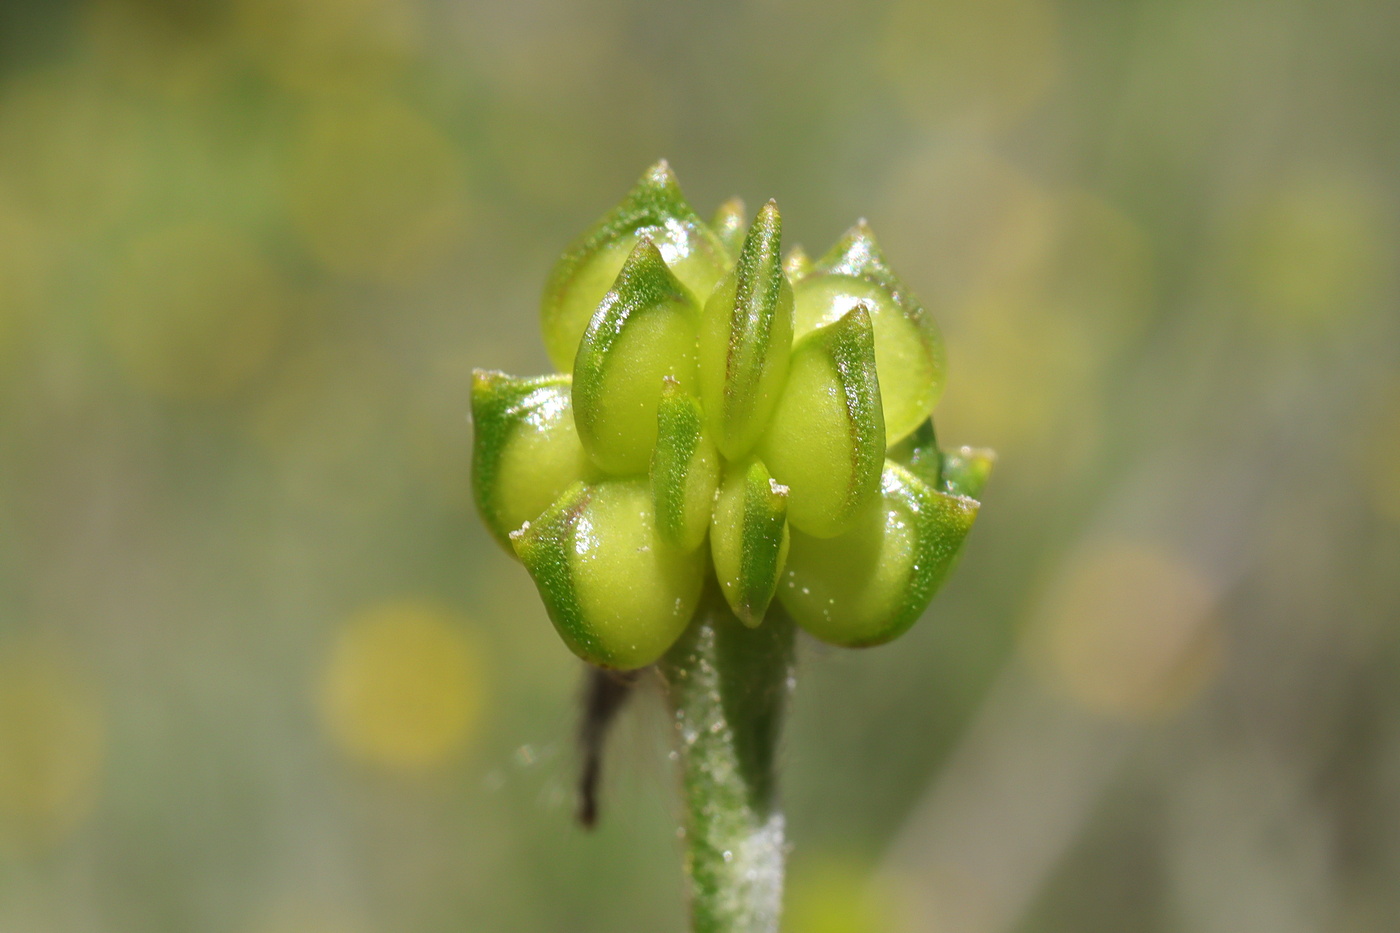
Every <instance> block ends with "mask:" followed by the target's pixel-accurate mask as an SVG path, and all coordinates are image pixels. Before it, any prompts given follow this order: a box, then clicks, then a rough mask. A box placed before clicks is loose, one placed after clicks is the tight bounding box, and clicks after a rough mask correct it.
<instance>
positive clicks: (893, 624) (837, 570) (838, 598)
mask: <svg viewBox="0 0 1400 933" xmlns="http://www.w3.org/2000/svg"><path fill="white" fill-rule="evenodd" d="M881 496H882V499H881V501H880V502H878V503H876V504H874V505H873V506H872V507H870V508H869V509H867V510H866V512H865V513H864V514H863V515H862V517H861V519H860V520H859V521H858V522H857V523H856V525H855V527H853V528H852V529H851V530H850V531H848V532H847V533H846V534H844V535H841V536H840V537H837V538H826V539H822V538H813V537H811V536H808V535H804V534H801V533H799V532H794V533H793V536H792V547H791V550H790V552H789V554H788V561H787V567H786V570H785V573H784V575H783V582H782V585H781V586H780V587H779V588H778V599H779V601H780V602H781V603H782V605H783V608H785V609H786V610H787V611H788V613H789V614H790V615H791V616H792V617H793V619H794V620H795V621H796V622H797V623H798V624H799V625H800V626H802V627H803V628H804V629H806V630H807V631H808V632H809V633H811V634H812V635H814V636H816V637H817V638H819V639H821V640H822V641H826V642H830V643H832V644H836V645H844V646H846V647H851V648H857V647H865V646H869V645H879V644H883V643H885V642H887V641H890V640H891V639H894V638H897V637H898V636H899V635H901V634H903V633H904V632H905V631H906V630H907V629H908V628H909V627H910V626H911V625H913V624H914V622H915V621H916V620H917V619H918V618H919V616H920V615H922V614H923V612H924V610H925V609H926V608H928V604H929V602H930V601H931V600H932V599H933V596H934V593H936V592H937V591H938V588H939V587H940V586H941V585H942V583H943V580H944V579H945V578H946V577H947V575H948V572H949V571H950V570H951V569H952V566H953V563H954V561H955V560H956V558H957V556H958V554H959V553H960V551H961V549H962V545H963V542H964V540H965V539H966V538H967V533H968V531H969V530H970V529H971V527H972V523H973V520H974V519H975V518H976V517H977V511H978V508H979V505H978V503H977V502H976V501H975V500H973V499H970V498H967V497H965V496H956V495H950V494H948V493H944V492H939V491H938V490H936V489H933V488H931V487H929V486H928V484H926V483H924V482H923V481H922V480H920V479H918V478H917V477H916V476H914V475H913V474H912V473H910V472H909V471H907V470H906V469H904V468H903V467H902V466H899V465H898V464H896V463H894V462H893V461H890V462H887V463H886V464H885V469H884V473H883V474H882V477H881Z"/></svg>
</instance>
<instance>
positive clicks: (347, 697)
mask: <svg viewBox="0 0 1400 933" xmlns="http://www.w3.org/2000/svg"><path fill="white" fill-rule="evenodd" d="M484 667H485V665H484V663H483V659H482V657H481V654H480V650H479V648H478V647H477V645H476V643H475V642H474V641H473V640H472V639H470V638H469V637H468V635H467V633H466V631H465V630H464V628H463V626H462V624H461V623H460V621H459V620H457V619H456V618H454V617H453V616H452V615H450V614H449V613H448V612H447V611H445V610H444V609H442V608H441V607H438V606H434V605H431V604H426V603H416V602H402V603H390V604H387V605H382V606H377V607H374V608H372V609H369V610H367V611H366V612H364V613H362V614H361V615H359V616H358V617H356V618H355V619H353V620H352V621H351V622H350V623H349V624H348V625H346V626H345V627H344V628H343V629H342V630H341V631H340V633H339V634H338V636H337V638H336V642H335V645H334V646H333V648H332V650H331V654H330V659H329V662H328V663H327V665H326V667H325V670H324V672H323V674H322V678H321V683H320V704H321V711H322V714H323V716H324V718H325V723H326V727H327V729H328V730H329V732H330V734H331V736H332V738H333V739H334V740H335V742H336V744H338V745H339V746H340V747H341V748H342V749H343V750H344V751H346V752H348V753H349V754H351V755H353V756H355V757H357V758H360V759H362V760H364V761H368V762H372V763H374V764H378V765H382V766H385V767H389V768H394V769H399V770H405V771H419V770H424V769H427V768H431V767H433V766H436V765H440V764H442V763H443V762H445V761H447V760H448V759H450V758H451V757H452V756H453V755H454V754H456V753H457V752H459V751H460V750H461V749H462V748H463V747H464V746H465V745H466V743H467V742H468V740H469V739H470V738H471V736H472V734H473V733H474V731H475V729H476V726H477V723H478V720H479V717H480V713H481V704H482V699H483V680H482V678H483V676H484Z"/></svg>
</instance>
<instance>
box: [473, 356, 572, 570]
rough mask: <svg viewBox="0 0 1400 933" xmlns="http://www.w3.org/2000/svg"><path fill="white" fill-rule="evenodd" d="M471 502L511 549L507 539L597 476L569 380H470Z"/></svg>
mask: <svg viewBox="0 0 1400 933" xmlns="http://www.w3.org/2000/svg"><path fill="white" fill-rule="evenodd" d="M472 425H473V430H472V495H473V498H475V500H476V507H477V510H478V511H479V512H480V513H481V517H482V519H483V520H484V521H485V522H486V527H487V528H489V529H490V530H491V534H492V536H493V537H495V538H496V540H497V541H499V542H500V543H501V545H502V546H504V547H505V548H506V550H508V551H509V550H510V541H509V535H510V533H511V532H512V531H514V530H515V529H517V528H519V527H520V526H521V525H522V524H523V523H525V522H527V521H530V520H531V519H533V518H535V517H536V516H538V515H539V514H540V513H541V512H543V511H544V510H545V509H546V508H548V507H549V504H550V503H551V502H553V501H554V500H555V499H556V498H558V496H559V494H560V493H562V492H563V491H564V490H565V489H567V488H568V487H569V486H570V485H572V484H573V483H575V482H577V481H578V480H581V479H587V478H589V477H591V476H592V475H593V474H594V473H595V470H594V469H593V466H592V464H591V463H590V462H589V459H588V455H587V454H586V453H585V451H584V449H583V444H582V443H581V442H580V441H579V437H578V432H577V431H576V430H575V429H574V416H573V403H572V401H571V394H570V380H569V377H568V376H543V377H540V378H536V379H517V378H515V377H514V376H508V375H506V374H505V373H502V372H496V371H493V370H484V369H478V370H476V371H474V372H473V373H472Z"/></svg>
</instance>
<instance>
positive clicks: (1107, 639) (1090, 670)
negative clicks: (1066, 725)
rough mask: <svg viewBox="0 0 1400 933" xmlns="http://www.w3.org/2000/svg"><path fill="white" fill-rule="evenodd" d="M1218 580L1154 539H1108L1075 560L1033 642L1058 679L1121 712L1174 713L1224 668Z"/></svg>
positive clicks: (1074, 692) (1080, 695)
mask: <svg viewBox="0 0 1400 933" xmlns="http://www.w3.org/2000/svg"><path fill="white" fill-rule="evenodd" d="M1215 604H1216V598H1215V594H1214V592H1213V589H1212V587H1211V585H1210V583H1209V581H1208V580H1207V579H1206V578H1205V577H1204V576H1203V575H1202V574H1201V572H1200V571H1198V570H1196V569H1195V568H1194V567H1192V566H1191V565H1190V564H1188V563H1187V562H1186V561H1184V560H1182V559H1181V558H1179V557H1177V556H1176V555H1174V554H1172V553H1170V552H1168V551H1166V550H1164V549H1162V548H1160V547H1157V546H1155V545H1152V544H1148V543H1139V542H1130V541H1104V542H1098V543H1096V544H1095V545H1092V546H1090V547H1088V548H1087V549H1086V550H1085V551H1084V552H1083V553H1082V554H1081V555H1079V557H1078V558H1077V559H1075V560H1073V561H1072V563H1071V564H1070V566H1069V568H1068V570H1067V571H1066V573H1065V574H1064V575H1063V576H1062V577H1061V578H1060V579H1059V580H1058V581H1056V584H1055V585H1054V586H1053V587H1052V588H1051V590H1050V592H1049V594H1048V595H1047V597H1046V598H1045V600H1044V602H1043V603H1042V604H1041V606H1040V609H1039V612H1038V614H1037V617H1036V619H1035V624H1034V626H1033V628H1032V630H1031V633H1030V634H1031V640H1030V642H1029V645H1030V646H1031V648H1032V650H1033V651H1034V652H1035V654H1034V657H1035V659H1036V661H1037V662H1038V665H1037V666H1038V669H1039V670H1040V671H1041V672H1042V673H1043V674H1044V675H1045V676H1046V679H1047V681H1048V683H1049V684H1050V685H1051V686H1052V687H1053V688H1054V689H1056V690H1057V692H1060V693H1062V694H1064V695H1066V696H1068V697H1069V698H1070V699H1072V700H1074V701H1076V702H1077V703H1079V704H1081V705H1082V706H1084V707H1085V708H1087V709H1089V710H1091V711H1093V712H1095V713H1100V714H1104V715H1108V716H1112V717H1115V718H1124V719H1141V718H1149V717H1152V716H1157V715H1161V714H1166V713H1171V712H1174V711H1176V710H1178V709H1180V708H1181V707H1183V706H1184V705H1185V704H1186V702H1188V701H1189V700H1190V699H1192V698H1193V697H1195V696H1196V695H1197V694H1198V693H1199V692H1200V690H1201V689H1202V688H1203V687H1204V686H1205V684H1206V683H1207V682H1209V681H1210V679H1211V678H1212V676H1213V675H1214V674H1215V673H1216V671H1217V669H1218V667H1219V663H1220V660H1221V656H1222V649H1223V639H1222V635H1221V633H1220V631H1219V629H1218V627H1217V626H1216V625H1215V620H1214V611H1215Z"/></svg>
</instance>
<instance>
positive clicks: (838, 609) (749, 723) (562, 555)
mask: <svg viewBox="0 0 1400 933" xmlns="http://www.w3.org/2000/svg"><path fill="white" fill-rule="evenodd" d="M746 221H747V217H746V215H745V214H744V212H743V207H742V205H741V204H740V202H738V201H737V200H735V201H730V202H728V203H727V204H725V205H724V206H722V207H721V208H720V210H719V212H718V213H717V215H716V217H715V219H714V220H713V221H712V222H711V223H708V224H707V223H706V222H705V221H703V220H702V219H701V218H700V217H699V216H697V215H696V213H695V211H694V210H693V209H692V208H691V206H690V205H689V204H688V203H687V202H686V200H685V198H684V197H683V196H682V195H681V191H680V188H679V186H678V185H677V183H676V179H675V176H674V175H673V174H672V172H671V170H670V168H669V166H667V164H666V163H665V162H660V163H658V164H657V165H655V166H653V167H652V168H651V169H649V170H648V171H647V172H646V174H644V175H643V176H642V178H641V180H640V181H639V182H638V183H637V185H636V186H635V187H634V188H633V189H632V191H631V192H630V193H628V195H627V196H626V197H625V198H624V199H623V201H622V203H621V204H619V205H618V206H617V207H615V208H614V209H613V210H612V211H611V212H609V213H608V214H607V215H605V216H604V217H603V218H602V219H601V220H600V221H598V223H597V224H596V225H595V226H594V227H593V228H592V229H591V230H589V231H588V232H587V233H585V234H584V235H583V237H582V238H581V239H580V240H579V241H578V242H577V243H575V244H574V245H573V246H572V247H570V248H569V249H568V250H567V251H566V252H565V253H564V254H563V256H561V257H560V259H559V261H558V262H557V264H556V265H555V268H554V271H553V273H552V274H551V275H550V278H549V282H548V284H547V286H546V288H545V293H544V301H543V307H542V313H541V326H542V330H543V335H544V343H545V347H546V349H547V350H548V353H549V356H550V358H551V359H552V360H553V362H554V364H555V366H556V367H557V368H558V370H559V372H558V373H556V374H553V375H547V376H539V377H533V378H517V377H514V376H508V375H506V374H504V373H500V372H488V371H478V372H477V373H476V376H475V383H474V386H473V394H472V412H473V418H474V422H475V426H476V434H475V448H474V456H473V488H474V492H475V497H476V502H477V505H478V507H479V509H480V511H481V515H482V517H483V518H484V519H485V522H486V524H487V526H488V527H489V528H490V529H491V532H492V534H494V535H495V537H496V538H497V540H499V541H500V542H501V544H502V545H503V546H505V547H506V548H507V549H508V550H509V551H510V552H511V553H512V554H513V555H515V556H517V557H518V558H519V560H520V561H521V563H522V564H524V566H525V569H526V570H527V571H529V573H530V576H531V577H532V578H533V580H534V582H535V585H536V587H537V588H538V590H539V594H540V598H541V599H542V600H543V602H544V606H545V608H546V610H547V611H548V614H549V618H550V619H551V621H552V622H553V623H554V627H555V629H556V630H557V631H558V633H559V636H560V638H561V639H563V641H564V643H565V644H566V645H567V646H568V647H569V648H570V650H572V651H573V652H574V653H575V654H577V655H578V656H579V657H580V658H582V659H583V660H584V661H586V662H588V664H590V665H593V667H594V669H595V670H596V671H599V672H630V671H636V670H638V669H641V668H646V667H649V666H653V665H654V666H655V667H656V669H657V670H658V671H659V673H660V676H661V678H662V681H663V683H664V686H665V691H666V694H667V696H668V698H669V701H670V703H671V704H672V705H673V708H674V713H675V717H674V721H675V724H676V733H677V739H678V742H679V749H680V752H681V755H680V758H681V761H682V779H683V780H682V784H683V797H684V800H685V801H686V826H685V829H686V832H685V839H686V844H687V858H686V868H687V871H688V874H689V877H690V882H691V892H692V917H693V920H694V928H695V929H696V930H697V931H758V930H776V929H777V925H778V915H779V908H780V904H781V898H782V877H783V856H784V851H785V843H784V829H783V820H782V815H781V812H780V811H779V809H778V806H777V801H776V794H775V785H776V781H775V774H774V749H775V746H776V742H777V734H778V729H779V726H780V721H781V716H782V709H783V705H784V702H785V699H786V697H787V695H788V693H789V692H790V691H791V689H792V685H793V683H794V676H793V638H794V625H793V623H796V626H797V627H800V628H801V629H803V630H805V631H806V632H808V633H809V634H811V635H812V636H814V637H816V638H818V639H821V640H822V641H825V642H829V643H832V644H835V645H842V646H847V647H862V646H868V645H878V644H882V643H884V642H887V641H890V640H891V639H893V638H897V637H898V636H899V635H901V634H902V633H903V632H904V631H905V630H907V629H908V628H909V626H910V625H912V624H913V623H914V622H915V620H917V619H918V618H919V616H920V615H921V614H922V613H923V612H924V610H925V609H926V608H927V607H928V604H929V601H930V600H931V599H932V598H933V595H934V593H935V592H936V591H937V590H938V587H939V586H940V584H941V583H942V582H943V580H944V578H945V577H946V576H947V574H948V571H949V569H950V568H951V567H952V565H953V562H954V560H955V559H956V557H957V555H958V553H959V551H960V550H961V548H962V544H963V541H964V539H965V538H966V537H967V533H968V530H969V529H970V528H971V526H972V522H973V520H974V519H975V518H976V516H977V511H978V507H979V503H978V499H977V497H978V496H979V495H980V494H981V490H982V486H983V484H984V483H985V481H986V479H987V476H988V474H989V472H990V470H991V466H992V463H993V455H992V454H991V452H990V451H986V450H977V449H972V448H966V447H964V448H961V449H959V450H957V451H954V452H945V451H941V450H940V449H939V447H938V445H937V443H936V440H935V437H934V430H933V421H932V419H931V415H932V412H933V409H934V406H935V404H936V403H937V402H938V398H939V395H940V394H941V392H942V390H943V383H944V376H945V370H946V364H945V355H944V348H943V341H942V338H941V336H940V334H939V330H938V326H937V324H936V323H935V322H934V320H933V318H932V316H931V315H930V314H929V313H928V311H927V310H926V309H925V308H924V307H923V306H922V305H921V304H919V302H918V300H917V299H916V298H915V297H914V296H913V294H912V293H910V291H909V289H908V288H907V287H906V286H905V285H904V284H903V283H902V282H901V281H900V280H899V278H898V277H896V275H895V274H894V272H893V270H892V269H891V268H890V267H889V264H888V263H887V262H886V261H885V257H884V255H883V254H882V253H881V251H880V248H879V246H878V245H877V244H876V242H875V238H874V236H873V235H872V233H871V231H870V229H869V227H868V226H867V225H866V224H865V223H864V222H863V221H862V222H860V223H857V224H856V225H855V226H854V227H852V228H851V229H850V230H849V231H848V232H847V233H846V234H845V235H844V236H842V237H841V239H840V240H838V241H837V243H836V244H835V245H834V246H833V247H832V248H831V250H830V251H829V252H827V253H826V254H825V255H824V256H822V257H821V258H820V259H818V260H816V261H811V260H809V259H807V257H806V256H805V255H804V254H802V252H801V251H800V249H799V250H793V251H792V252H790V253H789V254H788V255H787V257H786V258H784V256H783V254H782V219H781V217H780V216H779V214H778V208H777V205H776V204H774V203H773V202H772V201H770V202H768V203H767V204H765V205H764V206H763V207H762V208H761V209H760V210H759V211H758V213H757V215H755V216H754V217H753V219H752V220H751V221H747V222H746ZM609 676H610V675H609V674H606V673H597V674H595V677H594V681H595V688H594V691H593V698H592V699H591V700H590V706H591V707H595V708H596V712H597V714H598V715H606V713H607V711H610V710H612V709H615V708H616V706H617V702H618V701H617V699H616V697H617V696H619V693H620V691H621V690H623V687H621V686H619V685H618V684H619V683H622V684H625V683H627V682H630V681H628V680H627V679H625V678H626V676H627V675H625V674H618V675H615V676H618V677H621V678H624V679H623V680H620V681H617V682H612V681H609V680H608V677H609ZM609 697H612V698H613V699H611V700H609V699H608V698H609ZM588 733H589V734H590V735H593V736H595V737H596V736H597V735H598V734H599V724H597V723H594V724H593V726H592V727H590V728H589V729H588ZM592 770H593V771H594V773H595V774H596V762H595V767H594V768H593V769H592ZM590 809H591V808H590Z"/></svg>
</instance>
